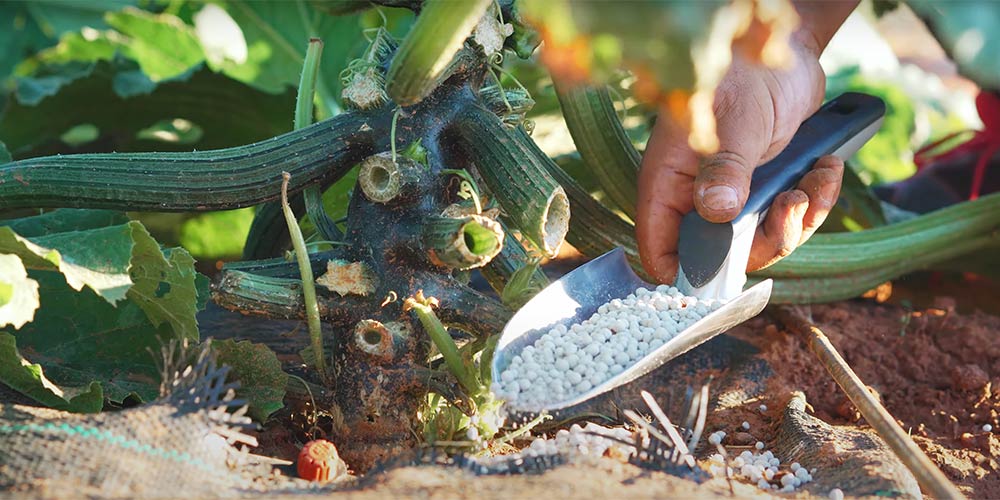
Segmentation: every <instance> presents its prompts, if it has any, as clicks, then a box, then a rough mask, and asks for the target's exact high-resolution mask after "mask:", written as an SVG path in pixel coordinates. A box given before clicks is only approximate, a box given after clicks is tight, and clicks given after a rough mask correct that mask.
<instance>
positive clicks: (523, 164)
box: [452, 107, 570, 257]
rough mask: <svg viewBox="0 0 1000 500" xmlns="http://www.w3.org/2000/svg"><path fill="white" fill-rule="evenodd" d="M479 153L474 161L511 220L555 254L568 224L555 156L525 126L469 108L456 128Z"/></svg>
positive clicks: (546, 252)
mask: <svg viewBox="0 0 1000 500" xmlns="http://www.w3.org/2000/svg"><path fill="white" fill-rule="evenodd" d="M452 130H453V131H454V132H455V133H457V134H458V135H459V136H460V138H461V142H462V145H463V147H464V148H466V149H467V150H468V152H469V154H470V156H471V157H473V158H476V167H477V170H478V172H479V173H480V175H481V176H482V177H483V180H484V181H485V182H486V186H487V187H488V188H489V190H490V192H491V193H492V194H493V196H494V197H495V198H496V200H497V201H498V202H499V203H500V206H501V207H502V208H503V210H504V212H505V213H506V216H507V219H508V221H509V222H510V223H511V225H513V226H514V227H516V228H518V229H520V230H521V233H522V234H523V235H524V236H525V237H527V238H528V239H529V240H530V241H531V242H532V243H534V244H535V246H537V247H538V248H539V250H541V251H542V253H543V254H544V255H545V256H548V257H552V256H554V255H555V254H556V253H557V252H558V250H559V247H560V245H562V242H563V239H564V238H565V237H566V232H567V231H568V230H569V224H570V206H569V205H570V204H569V200H568V199H567V198H566V192H565V190H564V189H563V188H562V186H560V185H559V183H558V182H556V181H555V180H554V179H553V178H552V177H551V175H549V173H548V172H547V170H548V168H549V165H550V164H551V166H552V167H553V168H558V167H555V165H554V164H552V160H550V159H549V157H548V156H546V155H545V153H543V152H542V151H541V150H539V149H538V146H537V145H536V144H535V142H534V141H533V140H531V138H530V137H528V134H527V133H525V131H524V129H522V128H520V127H517V128H514V129H511V128H509V127H507V126H505V125H504V124H503V123H501V121H500V119H499V118H497V116H496V115H494V114H493V113H492V112H490V111H487V110H485V109H483V108H479V107H472V108H470V109H469V110H468V111H467V112H466V113H465V114H464V115H463V116H462V117H461V118H460V119H459V120H458V121H457V122H456V123H455V126H454V127H453V129H452Z"/></svg>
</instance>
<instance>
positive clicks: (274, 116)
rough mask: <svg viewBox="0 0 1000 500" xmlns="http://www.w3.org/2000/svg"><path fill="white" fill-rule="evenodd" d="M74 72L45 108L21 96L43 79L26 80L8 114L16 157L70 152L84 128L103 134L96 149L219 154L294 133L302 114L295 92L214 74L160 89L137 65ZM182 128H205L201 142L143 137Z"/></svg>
mask: <svg viewBox="0 0 1000 500" xmlns="http://www.w3.org/2000/svg"><path fill="white" fill-rule="evenodd" d="M63 68H66V67H63ZM67 71H68V72H70V78H68V79H67V80H66V81H63V82H61V84H60V86H59V87H58V88H57V89H56V91H55V92H52V94H53V95H51V96H50V97H44V98H43V99H40V100H38V101H37V102H33V101H32V100H28V101H26V100H25V99H24V98H23V96H22V95H21V93H20V89H23V88H25V87H26V86H27V83H28V82H33V81H35V80H37V79H34V78H33V79H22V80H21V85H19V93H18V95H17V96H16V98H15V99H11V102H9V103H8V106H7V109H6V110H5V112H3V113H2V114H0V140H3V141H4V142H5V143H6V144H7V147H9V148H10V151H11V152H12V153H13V154H14V156H15V157H17V158H22V157H26V156H36V155H41V154H52V153H56V152H63V151H66V150H67V146H66V145H64V144H62V143H61V142H60V139H59V137H60V135H62V134H63V133H64V132H66V131H67V130H70V129H72V128H74V127H77V126H79V125H83V124H91V125H93V126H94V127H96V128H97V130H98V131H99V139H98V141H97V144H99V147H97V148H91V149H100V150H114V151H123V152H124V151H152V150H160V151H183V150H191V149H215V148H222V147H228V146H235V145H239V144H246V143H250V142H254V141H258V140H262V139H266V138H268V137H273V136H276V135H280V134H282V133H284V132H287V131H289V130H290V129H291V121H292V120H291V118H292V110H293V109H294V107H295V95H294V92H293V91H291V90H289V91H288V92H285V93H283V94H280V95H272V94H266V93H263V92H260V91H258V90H255V89H253V88H251V87H249V86H248V85H246V84H243V83H240V82H237V81H235V80H233V79H231V78H228V77H226V76H224V75H220V74H217V73H213V72H211V71H209V70H207V69H198V70H196V71H193V72H191V73H186V74H184V75H182V76H180V77H177V78H175V79H171V80H167V81H163V82H160V83H159V84H155V83H152V82H150V81H149V79H148V78H146V77H145V76H143V74H142V72H140V71H138V70H137V67H136V66H135V64H134V63H126V62H121V61H118V62H115V63H108V62H101V63H97V64H95V65H90V66H88V67H87V68H86V71H85V72H80V71H79V69H78V67H77V68H75V69H74V68H73V67H69V68H67ZM56 75H58V73H56ZM146 90H148V92H146ZM34 96H35V94H32V95H31V97H34ZM123 96H129V97H123ZM81 103H86V105H85V106H84V105H81ZM176 120H182V121H185V122H186V123H190V124H193V125H196V126H198V127H199V128H201V130H202V131H203V133H202V136H201V138H200V139H199V140H198V141H197V142H194V143H190V142H188V143H182V142H179V141H175V142H170V141H169V140H168V139H169V135H168V136H166V138H165V139H162V140H151V139H148V138H144V137H143V136H142V135H140V134H138V132H139V131H141V130H143V129H145V128H147V127H150V126H152V125H154V124H156V123H158V122H163V121H168V122H174V121H176Z"/></svg>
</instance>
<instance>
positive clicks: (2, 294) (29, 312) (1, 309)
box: [0, 254, 38, 328]
mask: <svg viewBox="0 0 1000 500" xmlns="http://www.w3.org/2000/svg"><path fill="white" fill-rule="evenodd" d="M35 309H38V282H37V281H35V280H33V279H31V278H29V277H28V272H27V271H26V270H25V269H24V265H23V264H21V259H19V258H18V257H17V256H16V255H7V254H0V327H3V326H8V325H10V326H13V327H14V328H21V327H22V326H24V324H25V323H27V322H29V321H31V320H32V319H34V317H35Z"/></svg>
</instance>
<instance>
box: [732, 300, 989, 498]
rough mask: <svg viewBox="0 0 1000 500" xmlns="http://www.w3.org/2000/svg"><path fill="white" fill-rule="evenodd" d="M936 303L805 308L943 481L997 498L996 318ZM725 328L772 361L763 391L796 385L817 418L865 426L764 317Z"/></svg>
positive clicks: (796, 343) (807, 356)
mask: <svg viewBox="0 0 1000 500" xmlns="http://www.w3.org/2000/svg"><path fill="white" fill-rule="evenodd" d="M936 302H937V307H932V308H927V309H921V310H911V309H908V308H904V307H900V306H893V305H878V304H875V303H873V302H869V301H852V302H843V303H836V304H831V305H815V306H811V313H812V317H813V320H814V321H815V322H816V324H817V325H818V326H819V327H820V328H821V329H822V330H823V332H824V333H826V335H827V336H828V337H829V338H830V340H831V341H832V342H833V344H834V345H835V346H836V347H837V349H838V350H839V351H840V353H841V354H842V355H843V357H844V359H845V360H846V361H847V362H848V363H849V364H850V365H851V367H853V368H854V370H855V371H856V372H857V374H858V375H859V376H860V377H861V379H862V380H863V381H865V383H866V384H868V385H869V387H870V388H871V389H872V390H873V391H874V392H876V393H877V394H878V395H879V396H880V397H881V400H882V402H883V404H884V405H885V406H886V408H887V409H888V410H889V412H890V413H892V415H893V416H894V417H896V419H897V420H898V421H899V423H900V424H901V425H902V426H903V428H904V429H908V430H909V431H910V432H912V435H913V437H914V440H915V441H916V442H917V443H918V444H919V445H920V446H921V447H922V448H923V449H924V450H925V451H926V452H927V454H928V455H929V456H930V457H931V459H932V460H933V461H934V462H935V463H937V465H938V466H939V467H941V469H942V470H943V471H944V472H945V473H946V474H947V475H948V476H949V478H951V479H952V480H953V481H955V483H956V484H958V485H959V487H960V488H961V489H962V490H963V491H964V492H965V493H966V494H968V495H969V496H970V497H971V498H1000V464H998V460H1000V434H998V432H1000V419H998V413H1000V342H998V341H997V340H998V337H1000V318H998V317H996V316H991V315H987V314H984V313H980V312H975V313H971V314H959V313H956V312H955V311H954V309H955V307H954V304H955V301H953V300H951V299H947V298H939V299H938V300H937V301H936ZM733 333H734V334H735V335H737V336H739V337H740V338H742V339H744V340H747V341H749V342H751V343H753V344H754V345H756V346H757V347H759V348H760V349H761V350H762V353H763V355H764V357H765V358H766V359H767V360H768V361H769V362H770V363H771V366H772V367H773V368H774V370H775V372H776V375H775V377H774V378H773V379H772V382H771V383H772V384H775V385H776V386H777V387H773V388H770V389H771V390H769V392H770V393H773V394H785V393H788V392H789V391H791V390H801V391H804V392H805V394H806V397H807V399H808V401H809V403H810V404H811V405H812V407H813V408H814V409H815V414H816V415H817V416H818V417H819V418H821V419H823V420H825V421H827V422H830V423H833V424H856V425H861V426H864V425H865V423H864V422H863V420H861V418H860V415H859V414H858V413H857V411H856V409H855V408H854V407H853V406H852V405H851V404H850V402H849V401H848V400H847V398H846V397H845V396H844V395H843V392H842V391H840V389H839V388H838V387H837V386H836V384H835V383H834V381H833V379H832V378H831V377H830V376H829V375H828V374H827V373H826V371H825V370H824V368H823V367H822V366H821V365H819V364H818V362H817V361H816V357H815V356H814V355H813V354H812V353H811V352H809V350H808V349H807V348H806V346H805V344H804V342H803V341H802V340H801V339H799V338H798V337H795V336H793V335H792V334H789V333H787V332H784V331H782V330H781V329H779V328H778V327H777V326H776V325H775V324H773V322H772V321H770V320H769V319H767V318H766V317H761V318H757V319H755V320H753V321H751V322H748V323H747V324H746V325H744V326H742V327H740V328H738V329H737V330H736V331H734V332H733ZM984 424H991V425H992V426H993V427H994V431H993V432H992V433H990V432H985V431H983V429H982V427H983V425H984Z"/></svg>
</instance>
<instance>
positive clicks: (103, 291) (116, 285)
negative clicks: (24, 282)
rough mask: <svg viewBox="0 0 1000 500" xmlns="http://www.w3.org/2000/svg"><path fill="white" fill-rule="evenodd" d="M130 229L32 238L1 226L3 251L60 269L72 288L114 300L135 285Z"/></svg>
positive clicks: (27, 264)
mask: <svg viewBox="0 0 1000 500" xmlns="http://www.w3.org/2000/svg"><path fill="white" fill-rule="evenodd" d="M131 233H132V229H131V228H130V227H129V226H127V225H121V226H111V227H106V228H99V229H93V230H90V231H86V232H71V233H57V234H53V235H49V236H40V237H36V238H30V239H29V238H23V237H21V236H19V235H18V234H17V233H15V232H14V231H13V230H11V229H10V227H0V253H6V254H13V255H17V256H18V257H20V259H21V262H23V264H24V266H25V267H27V268H29V269H37V270H42V271H58V272H59V273H60V274H62V275H63V276H64V278H65V280H66V283H67V284H68V285H69V286H70V288H72V289H73V290H77V291H79V290H82V289H83V287H85V286H86V287H88V288H90V289H91V290H92V291H94V292H95V293H97V295H98V296H99V297H101V298H103V299H104V300H106V301H107V302H108V303H109V304H114V303H116V302H118V301H120V300H122V299H124V298H125V293H126V292H128V289H129V288H130V287H131V286H132V280H131V278H129V274H128V268H129V258H130V257H131V250H132V237H131Z"/></svg>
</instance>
